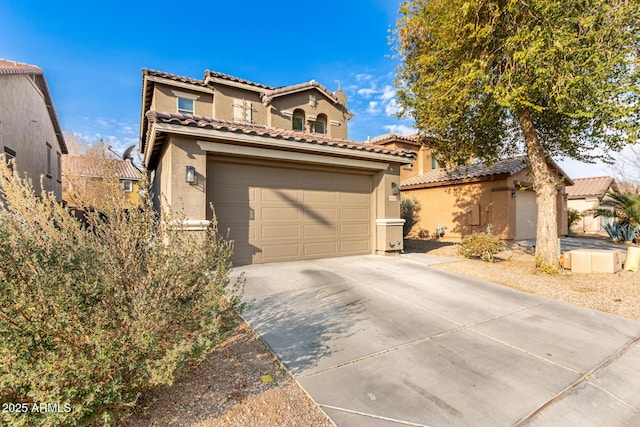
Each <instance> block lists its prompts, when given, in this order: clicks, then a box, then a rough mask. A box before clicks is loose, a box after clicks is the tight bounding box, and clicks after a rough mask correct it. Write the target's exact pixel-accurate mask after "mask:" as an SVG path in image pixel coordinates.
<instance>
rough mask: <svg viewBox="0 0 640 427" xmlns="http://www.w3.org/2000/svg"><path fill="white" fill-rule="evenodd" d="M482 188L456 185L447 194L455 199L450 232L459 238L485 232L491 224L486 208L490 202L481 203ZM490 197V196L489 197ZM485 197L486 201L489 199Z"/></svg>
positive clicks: (473, 185)
mask: <svg viewBox="0 0 640 427" xmlns="http://www.w3.org/2000/svg"><path fill="white" fill-rule="evenodd" d="M481 191H482V189H481V187H479V186H478V185H477V184H472V185H456V186H452V187H448V188H447V189H446V190H445V192H446V193H447V194H449V195H450V197H451V198H453V199H454V203H453V206H452V210H451V212H450V217H451V219H450V220H449V224H448V225H447V227H448V230H447V231H448V232H449V233H450V234H453V235H455V236H457V237H460V238H464V237H465V236H468V235H469V234H473V233H479V232H484V231H485V230H486V227H487V226H488V225H489V224H490V222H489V218H488V216H489V214H490V212H486V211H485V208H487V207H488V206H489V202H488V201H487V202H485V203H481V199H482V197H481V194H482V193H481ZM489 197H490V195H489ZM489 197H485V199H487V200H488V199H489Z"/></svg>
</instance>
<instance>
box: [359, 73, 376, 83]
mask: <svg viewBox="0 0 640 427" xmlns="http://www.w3.org/2000/svg"><path fill="white" fill-rule="evenodd" d="M372 78H373V76H372V75H371V74H366V73H360V74H356V81H357V82H360V81H363V80H371V79H372Z"/></svg>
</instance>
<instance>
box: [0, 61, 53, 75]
mask: <svg viewBox="0 0 640 427" xmlns="http://www.w3.org/2000/svg"><path fill="white" fill-rule="evenodd" d="M0 74H5V75H9V74H40V75H42V74H44V72H43V71H42V69H41V68H40V67H38V66H37V65H31V64H25V63H23V62H18V61H12V60H10V59H4V58H0Z"/></svg>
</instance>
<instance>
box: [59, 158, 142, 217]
mask: <svg viewBox="0 0 640 427" xmlns="http://www.w3.org/2000/svg"><path fill="white" fill-rule="evenodd" d="M62 160H63V165H62V181H63V184H64V185H63V188H62V199H63V200H64V202H65V203H66V204H67V206H69V207H71V208H97V209H100V201H101V199H102V197H103V195H104V192H105V185H109V183H107V182H105V180H104V176H105V174H106V173H109V174H113V175H112V176H114V177H115V176H117V177H118V180H119V182H120V188H121V189H122V192H123V195H124V196H125V197H126V199H127V200H128V201H129V202H130V203H131V206H138V205H139V204H140V193H139V192H138V190H139V189H140V186H139V183H140V181H141V180H142V173H141V172H140V171H139V170H138V169H137V168H136V167H135V166H134V165H133V163H132V162H131V161H129V160H120V159H99V158H96V156H80V155H78V156H70V155H65V156H63V159H62Z"/></svg>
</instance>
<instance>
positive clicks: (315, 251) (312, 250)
mask: <svg viewBox="0 0 640 427" xmlns="http://www.w3.org/2000/svg"><path fill="white" fill-rule="evenodd" d="M304 254H305V256H308V257H316V256H332V255H333V256H336V255H338V244H337V243H336V242H335V241H333V242H317V243H305V244H304Z"/></svg>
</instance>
